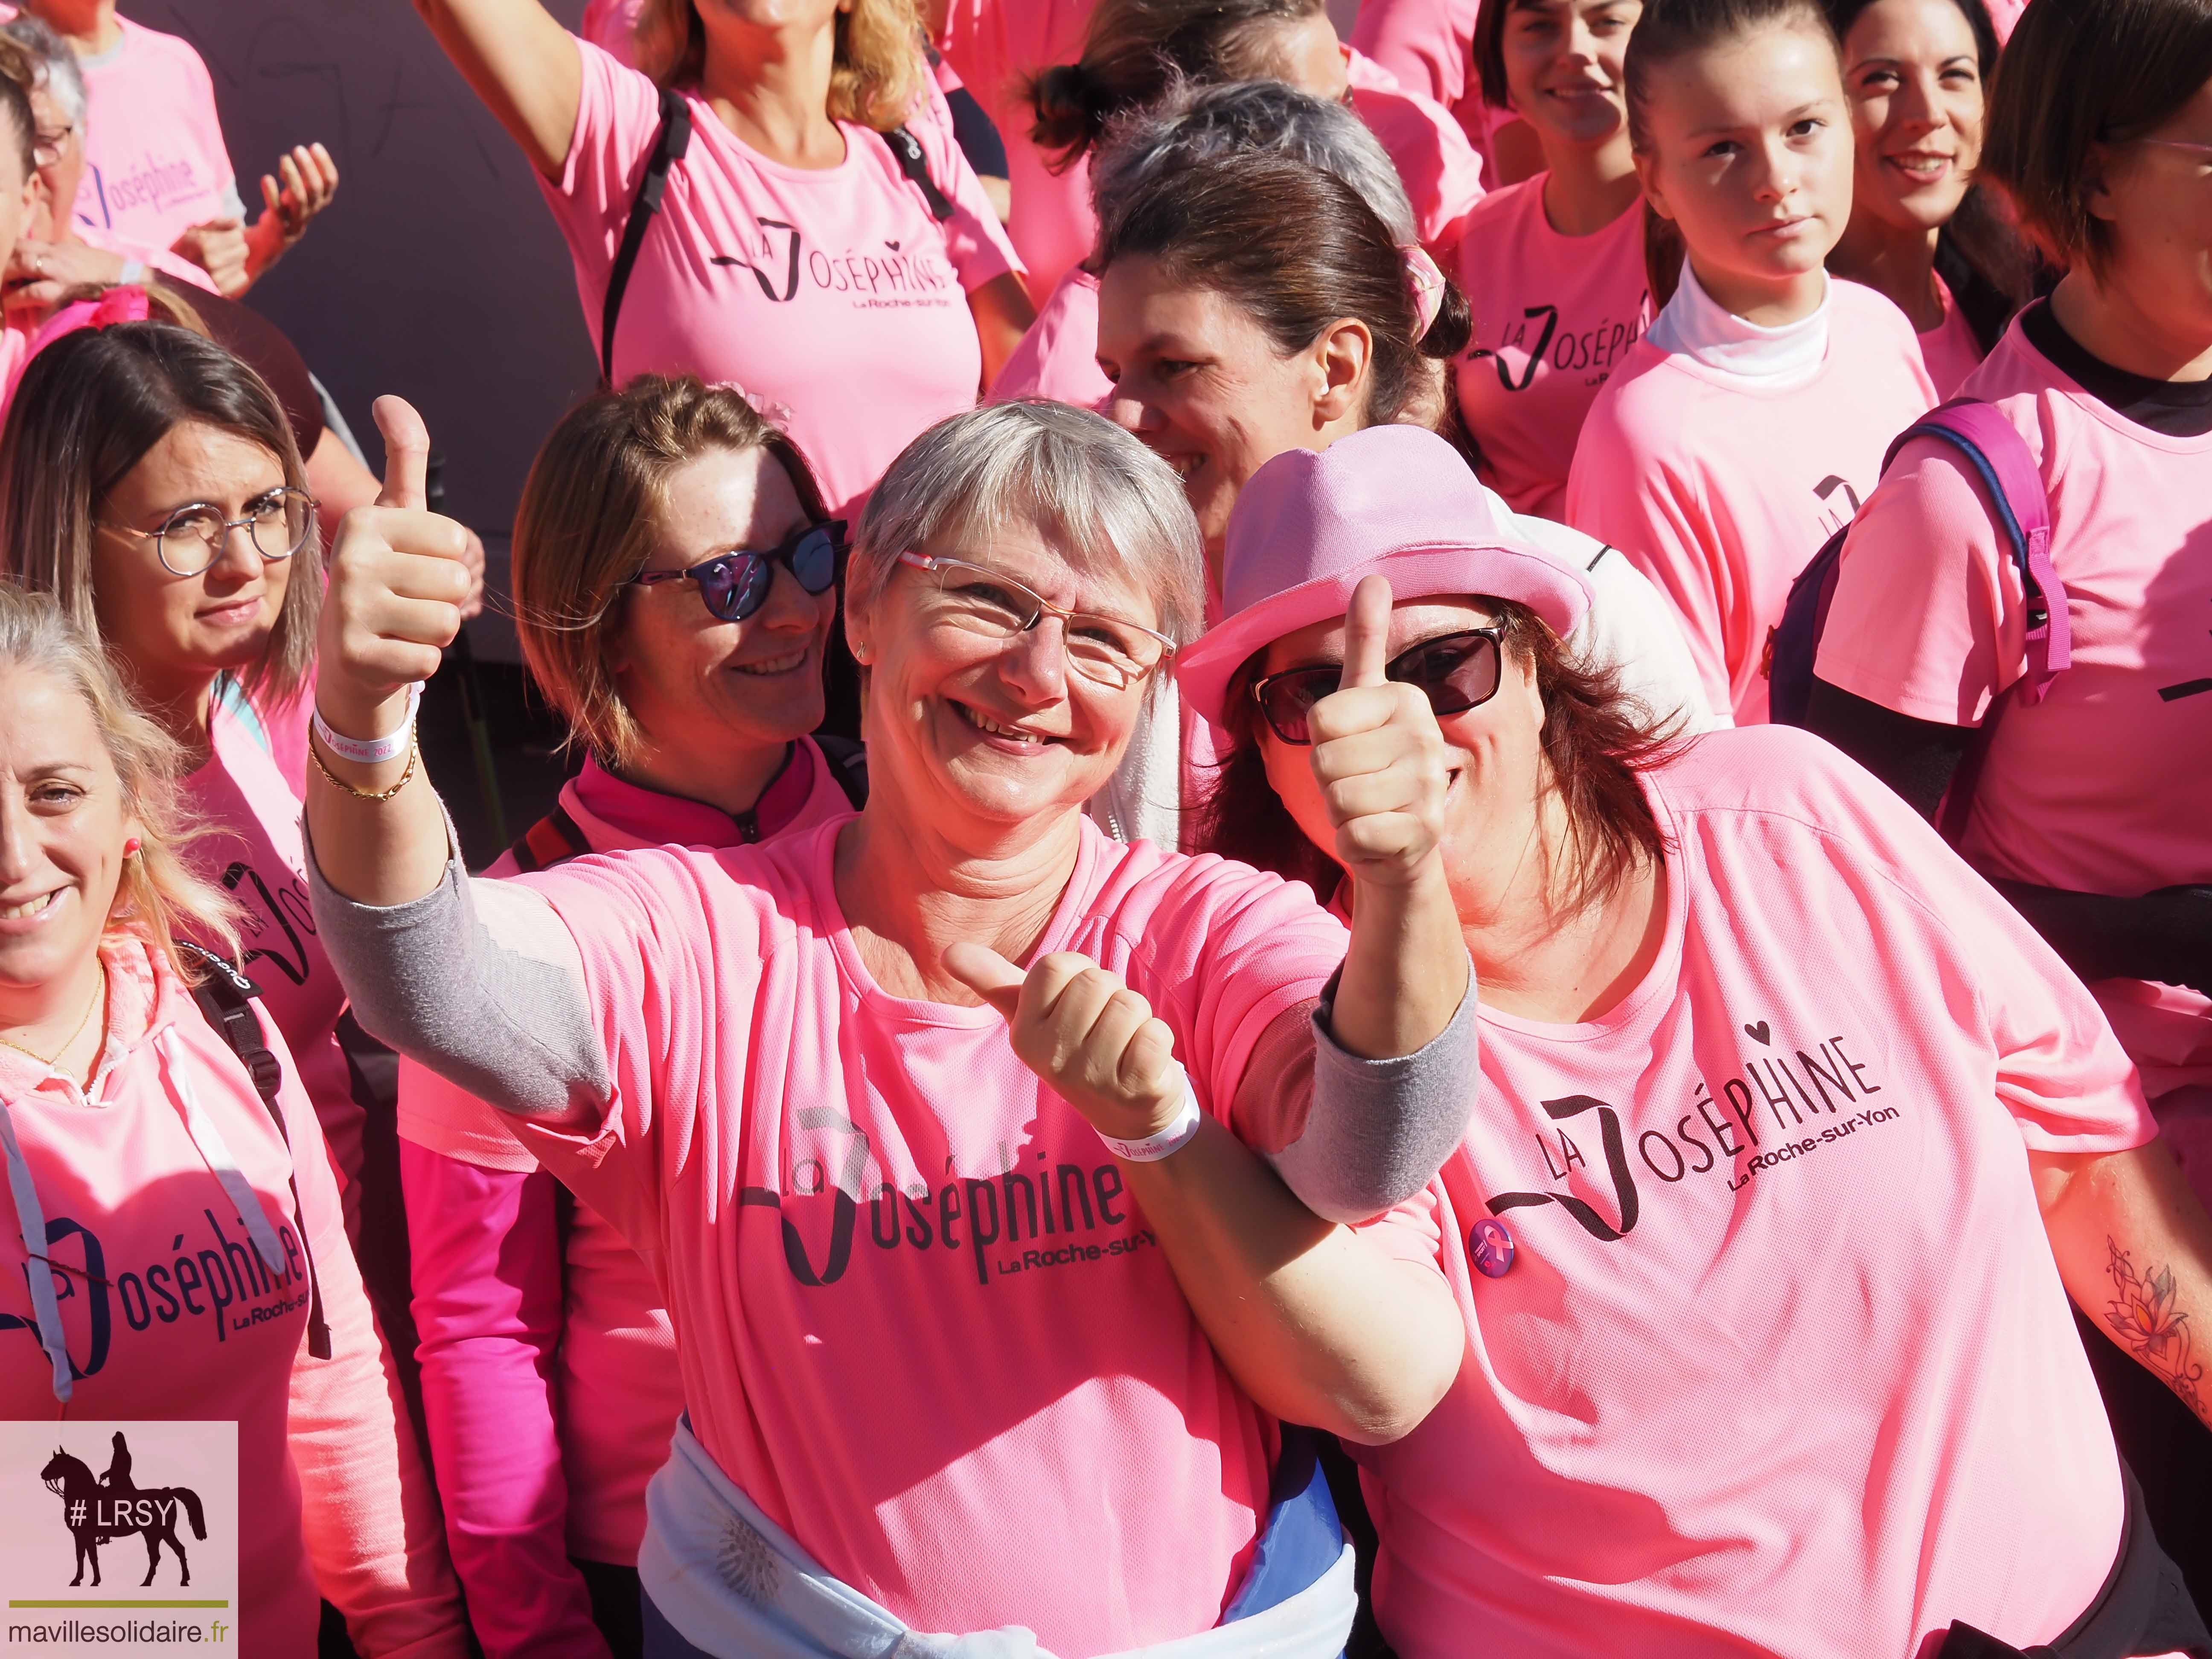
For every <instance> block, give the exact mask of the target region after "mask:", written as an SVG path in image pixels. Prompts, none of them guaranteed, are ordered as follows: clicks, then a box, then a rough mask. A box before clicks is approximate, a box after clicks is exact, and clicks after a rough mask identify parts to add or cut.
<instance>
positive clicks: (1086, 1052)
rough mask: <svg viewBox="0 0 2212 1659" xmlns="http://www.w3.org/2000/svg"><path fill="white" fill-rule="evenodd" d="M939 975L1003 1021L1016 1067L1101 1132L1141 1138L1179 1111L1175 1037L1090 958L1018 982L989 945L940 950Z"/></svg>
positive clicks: (1072, 957)
mask: <svg viewBox="0 0 2212 1659" xmlns="http://www.w3.org/2000/svg"><path fill="white" fill-rule="evenodd" d="M945 971H946V972H948V973H950V974H951V975H952V976H953V978H955V979H957V980H958V981H960V982H961V983H962V984H963V985H965V986H966V987H968V988H969V990H971V991H973V992H975V994H976V995H978V996H980V997H981V998H982V999H983V1000H984V1001H986V1002H987V1003H989V1004H990V1005H991V1006H993V1007H994V1008H996V1009H997V1010H998V1011H999V1012H1000V1013H1001V1014H1003V1015H1005V1016H1006V1026H1007V1036H1008V1038H1009V1039H1010V1040H1011V1041H1012V1043H1013V1045H1014V1053H1015V1054H1018V1056H1020V1058H1021V1061H1022V1063H1023V1064H1024V1066H1028V1067H1029V1068H1030V1070H1031V1071H1032V1072H1035V1073H1036V1074H1037V1075H1038V1076H1039V1077H1041V1078H1042V1079H1044V1080H1045V1081H1046V1082H1047V1083H1048V1084H1049V1085H1052V1088H1053V1089H1054V1091H1055V1092H1056V1093H1058V1094H1059V1095H1060V1097H1062V1098H1063V1099H1065V1100H1066V1102H1067V1103H1069V1104H1070V1105H1071V1106H1073V1107H1074V1108H1075V1109H1076V1110H1077V1111H1079V1112H1080V1113H1082V1114H1083V1115H1084V1117H1085V1120H1087V1121H1089V1123H1090V1125H1091V1127H1092V1128H1094V1129H1096V1130H1097V1131H1098V1132H1099V1133H1101V1134H1105V1135H1111V1136H1113V1137H1114V1138H1115V1139H1117V1140H1143V1139H1147V1138H1148V1137H1150V1136H1152V1135H1155V1134H1158V1133H1160V1131H1162V1130H1163V1129H1165V1128H1167V1127H1169V1126H1170V1124H1172V1123H1173V1122H1174V1121H1176V1116H1177V1115H1178V1114H1179V1113H1181V1111H1182V1099H1183V1089H1184V1087H1185V1085H1184V1081H1183V1072H1182V1066H1179V1065H1177V1064H1176V1058H1175V1033H1174V1032H1172V1031H1170V1030H1169V1029H1168V1026H1167V1024H1166V1022H1165V1021H1164V1020H1161V1019H1159V1018H1156V1017H1155V1016H1154V1015H1153V1013H1152V1005H1151V1004H1150V1003H1148V1002H1146V1000H1144V998H1142V997H1140V996H1139V995H1138V994H1136V993H1135V992H1134V991H1132V990H1131V989H1130V988H1129V987H1127V985H1124V984H1123V983H1122V982H1121V979H1120V977H1119V976H1118V975H1114V974H1110V973H1109V972H1108V971H1107V970H1106V969H1103V968H1101V967H1099V966H1098V965H1097V963H1094V962H1092V961H1091V958H1090V957H1085V956H1081V955H1079V954H1078V953H1077V952H1075V951H1055V952H1054V954H1052V955H1051V956H1048V957H1042V958H1040V959H1039V960H1038V961H1037V962H1036V963H1035V964H1034V965H1033V966H1032V967H1031V968H1030V970H1029V972H1028V973H1026V974H1024V973H1023V971H1022V970H1021V969H1018V968H1017V967H1015V966H1014V964H1013V963H1011V962H1008V961H1007V960H1006V957H1002V956H1000V954H999V953H998V952H997V951H994V950H992V949H990V948H989V947H988V946H986V945H970V944H964V943H963V944H959V945H952V946H951V947H950V948H949V949H947V950H946V951H945Z"/></svg>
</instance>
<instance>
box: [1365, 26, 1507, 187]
mask: <svg viewBox="0 0 2212 1659" xmlns="http://www.w3.org/2000/svg"><path fill="white" fill-rule="evenodd" d="M1481 15H1482V0H1362V3H1361V5H1360V7H1359V15H1358V20H1357V21H1355V22H1354V23H1353V24H1352V45H1353V46H1355V47H1356V48H1358V50H1359V51H1360V52H1364V53H1365V54H1366V55H1367V56H1368V57H1370V58H1373V59H1374V60H1375V61H1376V63H1378V64H1382V65H1383V68H1385V69H1387V70H1389V71H1390V73H1391V74H1393V75H1395V76H1397V77H1398V79H1399V80H1400V81H1401V82H1404V83H1405V84H1406V85H1407V86H1409V87H1414V88H1419V90H1420V91H1422V92H1423V93H1425V94H1427V95H1428V96H1429V97H1430V98H1431V99H1433V100H1436V101H1437V103H1439V104H1442V105H1443V106H1444V107H1445V108H1446V109H1448V110H1449V111H1450V112H1451V113H1452V118H1453V119H1454V120H1455V121H1456V122H1458V123H1459V125H1460V129H1461V131H1463V132H1465V133H1466V134H1467V136H1468V142H1469V143H1472V144H1474V147H1475V149H1477V150H1478V151H1479V152H1480V154H1481V155H1482V156H1483V157H1484V159H1485V160H1487V159H1488V158H1489V155H1490V136H1491V134H1492V132H1494V131H1497V129H1498V126H1499V125H1500V124H1501V123H1503V122H1505V121H1509V120H1510V119H1512V116H1511V114H1510V112H1506V111H1502V110H1497V109H1493V108H1492V107H1491V106H1489V105H1488V104H1486V103H1485V102H1483V100H1482V82H1481V78H1480V76H1478V75H1477V74H1476V73H1475V69H1474V31H1475V26H1476V23H1477V21H1479V20H1480V17H1481Z"/></svg>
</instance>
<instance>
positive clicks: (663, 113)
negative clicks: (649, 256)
mask: <svg viewBox="0 0 2212 1659" xmlns="http://www.w3.org/2000/svg"><path fill="white" fill-rule="evenodd" d="M690 148H691V106H690V105H689V104H688V103H686V102H684V94H682V93H680V92H677V91H674V90H672V89H671V88H667V87H663V88H661V89H660V131H659V132H657V133H655V134H654V135H653V153H652V154H651V155H648V156H647V157H646V160H645V177H644V178H642V179H639V180H638V185H637V194H636V195H635V197H632V198H631V200H630V204H629V219H628V220H627V221H625V222H624V223H623V239H622V246H621V247H620V248H618V249H617V250H616V252H615V263H614V268H613V269H612V270H610V271H608V273H607V298H606V303H605V305H604V306H603V307H601V308H600V311H599V384H600V385H602V386H612V385H613V384H614V383H615V324H616V322H617V319H620V318H621V316H622V307H623V291H624V290H625V289H628V288H629V274H630V272H631V270H634V269H635V267H636V264H637V254H638V250H639V249H640V248H641V247H643V246H645V233H646V232H647V230H649V229H651V228H653V216H654V215H655V214H657V213H659V211H660V197H661V193H662V192H663V191H665V190H666V189H667V188H668V174H669V171H670V169H671V168H672V167H675V165H676V164H677V163H678V161H682V160H683V159H684V153H685V152H686V151H688V150H689V149H690Z"/></svg>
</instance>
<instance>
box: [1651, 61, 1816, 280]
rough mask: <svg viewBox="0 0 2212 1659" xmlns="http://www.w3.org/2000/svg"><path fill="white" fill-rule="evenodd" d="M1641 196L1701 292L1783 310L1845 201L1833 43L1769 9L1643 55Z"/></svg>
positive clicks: (1811, 273)
mask: <svg viewBox="0 0 2212 1659" xmlns="http://www.w3.org/2000/svg"><path fill="white" fill-rule="evenodd" d="M1644 122H1645V126H1646V128H1647V131H1648V138H1649V147H1648V148H1647V149H1644V150H1641V151H1639V152H1638V155H1637V157H1636V171H1637V175H1638V178H1639V179H1641V180H1642V181H1643V184H1644V196H1645V197H1646V198H1647V199H1648V200H1649V201H1650V203H1651V204H1652V206H1653V207H1654V208H1655V209H1656V210H1657V211H1658V212H1660V213H1662V214H1663V215H1664V216H1666V217H1668V218H1669V219H1671V220H1673V221H1674V222H1675V224H1676V225H1677V226H1679V227H1680V230H1681V233H1682V239H1683V240H1684V242H1685V243H1686V245H1687V246H1688V248H1689V251H1690V262H1691V264H1692V265H1693V266H1694V267H1695V268H1696V270H1697V274H1698V280H1699V282H1700V283H1703V284H1704V285H1705V290H1706V292H1707V293H1709V294H1711V295H1712V297H1713V298H1714V299H1715V300H1716V301H1718V302H1719V303H1720V304H1721V305H1723V306H1724V307H1727V308H1728V309H1729V311H1732V312H1734V313H1735V314H1736V315H1737V316H1739V317H1743V318H1747V319H1749V320H1751V321H1752V322H1754V323H1761V324H1778V323H1784V322H1790V321H1795V320H1796V318H1797V317H1799V316H1802V315H1804V314H1805V313H1807V312H1808V311H1809V310H1810V309H1811V308H1812V306H1813V305H1814V304H1817V303H1818V301H1819V296H1820V294H1821V293H1822V292H1823V291H1824V289H1823V287H1822V285H1821V284H1820V282H1819V281H1818V280H1816V279H1817V278H1818V276H1819V273H1820V267H1821V262H1822V261H1823V260H1825V259H1826V258H1827V257H1828V252H1829V250H1830V249H1831V248H1832V247H1834V246H1835V245H1836V242H1837V240H1838V238H1839V237H1840V236H1842V234H1843V233H1844V226H1845V225H1846V224H1847V223H1848V222H1850V214H1851V169H1852V166H1853V159H1854V158H1853V146H1852V143H1851V129H1850V112H1849V110H1848V108H1847V106H1845V104H1844V88H1843V81H1842V76H1841V75H1840V73H1839V71H1838V67H1837V63H1836V54H1835V52H1834V49H1833V48H1832V46H1830V45H1829V43H1828V40H1827V39H1826V36H1825V35H1824V34H1822V33H1820V32H1819V31H1818V30H1816V29H1815V28H1814V27H1811V26H1810V24H1809V23H1806V24H1799V23H1796V22H1780V23H1770V24H1767V25H1765V26H1763V27H1759V28H1756V29H1753V31H1751V32H1750V33H1747V34H1741V35H1738V36H1736V37H1735V38H1734V39H1733V40H1725V41H1723V42H1721V43H1719V44H1717V45H1715V46H1705V47H1702V48H1700V49H1698V50H1694V51H1690V52H1683V53H1681V54H1680V55H1679V56H1677V57H1674V58H1669V59H1668V60H1666V61H1664V62H1662V63H1660V64H1656V65H1654V66H1653V68H1652V69H1651V71H1650V88H1649V93H1648V96H1647V98H1646V100H1645V107H1644Z"/></svg>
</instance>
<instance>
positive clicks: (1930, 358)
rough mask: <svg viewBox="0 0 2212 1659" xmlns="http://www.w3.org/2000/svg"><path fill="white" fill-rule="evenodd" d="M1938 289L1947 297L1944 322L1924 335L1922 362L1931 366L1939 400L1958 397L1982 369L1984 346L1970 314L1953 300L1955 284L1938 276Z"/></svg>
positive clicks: (1921, 338) (1921, 350) (1944, 303)
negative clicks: (1953, 285)
mask: <svg viewBox="0 0 2212 1659" xmlns="http://www.w3.org/2000/svg"><path fill="white" fill-rule="evenodd" d="M1936 290H1937V291H1938V292H1939V293H1940V294H1941V295H1942V296H1943V320H1942V322H1940V323H1938V324H1936V326H1935V327H1933V328H1931V329H1928V330H1925V331H1923V332H1922V334H1921V335H1920V361H1921V362H1923V363H1925V364H1926V365H1927V366H1928V378H1929V380H1932V381H1934V382H1935V385H1936V397H1937V398H1955V397H1957V396H1958V395H1959V388H1960V386H1964V385H1965V384H1966V377H1967V376H1968V375H1969V374H1972V373H1973V372H1974V371H1975V370H1976V369H1978V368H1980V367H1981V366H1982V343H1981V342H1980V341H1979V340H1978V339H1977V338H1975V337H1974V325H1972V323H1970V322H1968V321H1967V320H1966V313H1965V312H1963V311H1961V310H1960V309H1959V302H1958V301H1956V300H1954V299H1953V298H1952V297H1951V285H1950V284H1949V283H1947V282H1945V281H1944V280H1943V279H1942V277H1941V276H1938V277H1937V278H1936Z"/></svg>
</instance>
